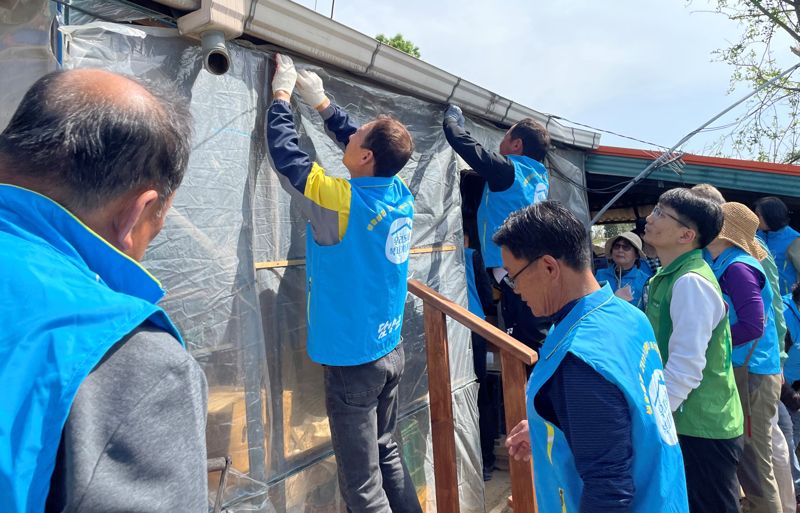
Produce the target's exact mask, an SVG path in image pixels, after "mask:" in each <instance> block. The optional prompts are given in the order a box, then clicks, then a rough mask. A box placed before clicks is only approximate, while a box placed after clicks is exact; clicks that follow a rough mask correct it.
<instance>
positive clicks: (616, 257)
mask: <svg viewBox="0 0 800 513" xmlns="http://www.w3.org/2000/svg"><path fill="white" fill-rule="evenodd" d="M642 254H643V252H642V240H641V239H640V238H639V236H638V235H636V234H635V233H633V232H625V233H622V234H620V235H617V236H616V237H614V238H612V239H608V241H607V242H606V256H607V257H608V259H609V260H610V261H611V265H610V266H609V267H606V268H605V269H600V270H598V271H597V274H596V275H595V278H596V279H597V281H598V282H604V281H605V282H608V284H609V285H611V290H613V291H614V294H615V295H616V296H617V297H620V298H622V299H624V300H625V301H628V302H630V303H631V304H632V305H634V306H637V307H639V308H641V309H642V310H644V306H645V302H644V286H645V284H647V280H648V279H649V278H650V274H648V273H646V272H644V271H643V270H641V269H640V268H639V259H640V258H641V257H642Z"/></svg>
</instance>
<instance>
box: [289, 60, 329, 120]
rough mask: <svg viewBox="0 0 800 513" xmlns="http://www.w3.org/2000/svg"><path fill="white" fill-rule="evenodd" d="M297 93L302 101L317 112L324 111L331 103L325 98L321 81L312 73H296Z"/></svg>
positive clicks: (302, 70)
mask: <svg viewBox="0 0 800 513" xmlns="http://www.w3.org/2000/svg"><path fill="white" fill-rule="evenodd" d="M297 92H298V93H300V96H301V97H302V98H303V101H304V102H306V103H307V104H309V105H311V106H312V107H314V108H315V109H317V110H324V109H325V108H326V107H327V106H328V105H330V104H331V101H330V100H329V99H328V97H327V96H325V87H324V86H323V85H322V79H321V78H319V75H317V74H316V73H314V72H313V71H308V70H305V69H301V70H300V71H298V72H297Z"/></svg>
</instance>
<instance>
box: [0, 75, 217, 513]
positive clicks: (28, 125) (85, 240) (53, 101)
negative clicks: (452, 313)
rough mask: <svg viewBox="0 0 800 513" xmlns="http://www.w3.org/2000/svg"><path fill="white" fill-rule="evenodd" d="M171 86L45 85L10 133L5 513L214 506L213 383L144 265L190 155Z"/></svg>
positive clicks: (3, 140)
mask: <svg viewBox="0 0 800 513" xmlns="http://www.w3.org/2000/svg"><path fill="white" fill-rule="evenodd" d="M190 140H191V116H190V114H189V110H188V106H187V105H186V102H184V101H182V99H181V98H180V97H179V96H177V95H176V94H175V92H173V91H172V90H171V89H170V88H167V87H166V86H156V85H154V84H146V83H143V82H141V81H139V80H136V79H133V78H130V77H124V76H121V75H118V74H115V73H110V72H107V71H101V70H93V69H81V70H73V71H66V72H55V73H51V74H49V75H46V76H44V77H43V78H41V79H39V80H38V81H37V82H36V83H35V84H34V85H33V86H32V87H31V88H30V90H28V92H27V93H26V94H25V96H24V97H23V99H22V102H21V103H20V105H19V107H18V108H17V111H16V112H15V114H14V116H13V117H12V119H11V121H10V123H9V125H8V126H7V127H6V128H5V130H4V131H3V132H2V133H1V134H0V248H3V249H2V251H0V269H2V270H3V280H2V287H0V290H2V293H0V325H1V326H3V329H2V334H0V361H1V362H2V365H0V382H2V383H3V388H4V390H3V400H2V402H0V504H2V510H3V512H34V511H36V512H39V511H57V512H60V511H81V512H82V513H87V512H89V513H93V512H97V513H99V512H109V511H126V512H131V513H139V512H141V513H144V512H150V513H152V512H165V513H166V512H173V511H182V512H197V513H199V512H205V511H207V509H208V507H207V491H206V490H207V476H206V444H205V422H206V382H205V378H204V376H203V373H202V371H201V370H200V367H199V366H198V364H197V362H195V361H194V359H192V357H191V356H190V355H189V354H188V353H187V352H186V351H185V349H184V347H183V345H184V343H183V340H182V339H181V336H180V334H179V333H178V330H177V329H176V328H175V326H174V325H173V324H172V322H171V321H170V319H169V317H168V316H167V314H166V313H165V312H164V311H163V310H162V309H161V308H160V307H159V306H158V305H157V303H158V301H159V299H161V297H162V295H163V294H164V291H163V290H162V289H161V286H160V284H159V283H158V281H156V279H155V278H154V277H153V276H152V275H151V274H150V273H148V272H147V270H146V269H145V268H144V267H142V266H141V265H140V264H139V263H138V261H139V260H141V259H142V257H143V256H144V253H145V250H146V248H147V246H148V244H149V243H150V242H151V241H152V240H153V238H154V237H155V236H156V235H157V234H158V232H159V231H160V230H161V227H162V226H163V224H164V217H165V215H166V212H167V210H169V208H170V205H171V204H172V199H173V197H174V196H175V190H176V189H177V188H178V186H179V185H180V183H181V180H182V179H183V175H184V172H185V170H186V166H187V163H188V158H189V150H190Z"/></svg>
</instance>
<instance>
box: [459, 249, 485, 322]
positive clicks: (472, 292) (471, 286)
mask: <svg viewBox="0 0 800 513" xmlns="http://www.w3.org/2000/svg"><path fill="white" fill-rule="evenodd" d="M474 254H475V250H474V249H472V248H464V267H465V269H464V271H465V274H466V278H467V309H468V310H469V311H470V312H472V313H473V314H475V315H477V316H478V317H480V318H481V319H486V314H485V313H484V311H483V305H482V304H481V299H480V298H479V297H478V286H477V285H476V284H475V267H474V266H473V263H472V255H474Z"/></svg>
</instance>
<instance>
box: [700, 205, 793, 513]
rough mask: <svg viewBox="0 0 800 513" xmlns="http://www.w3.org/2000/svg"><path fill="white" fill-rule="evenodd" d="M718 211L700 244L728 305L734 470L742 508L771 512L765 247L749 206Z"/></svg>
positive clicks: (773, 402)
mask: <svg viewBox="0 0 800 513" xmlns="http://www.w3.org/2000/svg"><path fill="white" fill-rule="evenodd" d="M722 211H723V215H724V224H723V226H722V231H720V234H719V235H718V236H717V238H716V239H714V240H713V241H712V242H711V243H710V244H709V245H708V247H707V248H706V249H707V250H708V253H709V254H710V257H711V260H712V261H711V262H710V265H711V268H712V270H713V271H714V275H715V276H716V277H717V280H718V281H719V285H720V288H721V289H722V293H723V295H724V297H725V301H726V303H727V306H728V316H729V318H730V324H731V339H732V344H733V354H732V360H733V366H734V369H736V370H735V372H736V374H737V386H738V387H739V396H740V398H741V400H742V408H743V410H744V413H745V433H744V435H745V438H744V442H745V443H744V453H743V454H742V459H741V460H740V461H739V468H738V471H737V474H738V476H739V482H740V484H741V486H742V489H743V490H744V493H745V503H746V504H747V505H748V507H749V509H748V511H753V512H765V513H766V512H773V511H774V512H776V513H777V512H779V511H781V500H780V490H779V485H778V479H777V477H776V470H778V469H777V468H776V467H775V466H774V465H773V452H774V451H773V443H772V440H773V433H772V430H773V423H772V419H773V417H776V416H777V413H778V401H779V397H780V390H781V367H780V348H779V344H778V335H777V331H776V329H775V320H774V315H773V312H772V288H771V286H770V284H769V282H768V281H767V277H766V273H765V272H764V268H763V267H762V266H761V264H760V263H759V262H760V261H761V260H763V259H764V258H766V252H765V251H764V249H763V248H762V247H761V245H760V244H759V243H758V242H757V241H756V238H755V236H756V229H757V228H758V217H757V216H756V214H755V213H754V212H753V211H751V210H750V209H748V208H747V207H746V206H745V205H742V204H741V203H734V202H728V203H724V204H723V205H722ZM787 468H788V467H787ZM784 470H787V469H784ZM780 477H781V478H783V477H786V476H783V475H781V476H780Z"/></svg>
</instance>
